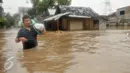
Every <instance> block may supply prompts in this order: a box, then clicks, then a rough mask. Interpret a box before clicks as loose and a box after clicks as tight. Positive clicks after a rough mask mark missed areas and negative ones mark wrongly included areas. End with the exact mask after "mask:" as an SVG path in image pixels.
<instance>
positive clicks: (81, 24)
mask: <svg viewBox="0 0 130 73" xmlns="http://www.w3.org/2000/svg"><path fill="white" fill-rule="evenodd" d="M62 27H63V28H64V30H91V29H98V28H99V24H94V20H92V19H90V18H63V19H62Z"/></svg>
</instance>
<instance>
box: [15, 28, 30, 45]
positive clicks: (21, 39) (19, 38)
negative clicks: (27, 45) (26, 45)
mask: <svg viewBox="0 0 130 73" xmlns="http://www.w3.org/2000/svg"><path fill="white" fill-rule="evenodd" d="M21 34H22V29H21V30H19V32H18V34H17V37H16V39H15V42H16V43H19V42H20V41H22V42H26V41H27V39H26V38H25V37H22V36H21Z"/></svg>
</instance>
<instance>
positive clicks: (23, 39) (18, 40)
mask: <svg viewBox="0 0 130 73" xmlns="http://www.w3.org/2000/svg"><path fill="white" fill-rule="evenodd" d="M20 41H22V42H27V41H28V40H27V39H26V38H25V37H20V38H16V40H15V42H16V43H19V42H20Z"/></svg>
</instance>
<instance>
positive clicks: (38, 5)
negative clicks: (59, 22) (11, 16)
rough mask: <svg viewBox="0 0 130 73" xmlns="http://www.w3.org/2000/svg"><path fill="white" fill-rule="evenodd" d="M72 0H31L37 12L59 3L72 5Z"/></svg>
mask: <svg viewBox="0 0 130 73" xmlns="http://www.w3.org/2000/svg"><path fill="white" fill-rule="evenodd" d="M71 1H72V0H31V3H32V4H33V8H34V10H33V11H35V14H36V13H41V12H44V11H46V10H47V9H48V8H52V7H55V6H57V5H71Z"/></svg>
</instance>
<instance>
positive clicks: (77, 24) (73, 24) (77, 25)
mask: <svg viewBox="0 0 130 73" xmlns="http://www.w3.org/2000/svg"><path fill="white" fill-rule="evenodd" d="M70 30H83V21H74V20H73V21H70Z"/></svg>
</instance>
